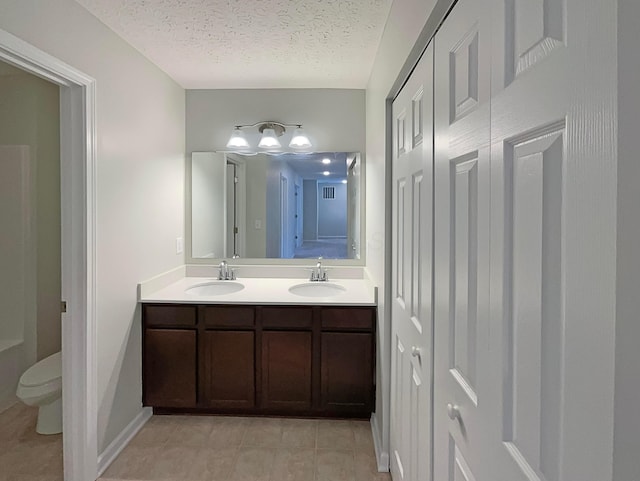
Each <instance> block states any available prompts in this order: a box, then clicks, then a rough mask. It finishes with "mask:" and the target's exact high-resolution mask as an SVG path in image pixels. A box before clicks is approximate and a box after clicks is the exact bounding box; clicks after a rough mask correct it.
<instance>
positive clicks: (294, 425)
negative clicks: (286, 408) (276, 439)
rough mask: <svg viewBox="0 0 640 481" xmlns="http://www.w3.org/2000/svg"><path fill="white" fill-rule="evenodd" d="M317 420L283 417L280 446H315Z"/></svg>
mask: <svg viewBox="0 0 640 481" xmlns="http://www.w3.org/2000/svg"><path fill="white" fill-rule="evenodd" d="M317 433H318V422H317V421H316V420H314V419H283V420H282V446H290V447H295V448H315V446H316V436H317Z"/></svg>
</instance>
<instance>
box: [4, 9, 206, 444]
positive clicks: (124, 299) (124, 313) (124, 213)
mask: <svg viewBox="0 0 640 481" xmlns="http://www.w3.org/2000/svg"><path fill="white" fill-rule="evenodd" d="M0 28H1V29H3V30H6V31H8V32H9V33H12V34H14V35H16V36H17V37H19V38H21V39H23V40H24V41H26V42H29V43H31V44H32V45H34V46H35V47H37V48H39V49H41V50H44V51H45V52H47V53H49V54H51V55H53V56H55V57H57V58H59V59H61V60H62V61H64V62H66V63H68V64H69V65H71V66H73V67H75V68H76V69H78V70H80V71H82V72H84V73H86V74H88V75H90V76H92V77H93V78H95V79H96V81H97V93H96V95H97V134H98V138H97V158H98V165H97V175H98V178H97V186H96V188H97V209H98V212H97V219H96V223H97V246H96V248H97V267H96V272H97V300H96V302H97V333H96V334H97V343H98V391H99V392H98V401H99V410H100V411H99V422H98V444H99V450H100V451H102V450H103V449H104V447H105V446H107V445H108V444H109V442H110V441H111V440H112V439H113V438H114V437H115V436H116V435H117V434H118V433H119V432H120V431H121V430H122V429H123V428H124V427H125V426H126V425H127V424H128V423H129V422H130V421H131V420H132V419H133V418H134V416H136V415H137V414H138V413H139V411H140V407H141V362H140V359H141V339H140V315H139V309H138V308H137V303H136V284H137V283H138V282H140V281H141V280H145V279H147V278H150V277H152V276H155V275H157V274H158V273H160V272H163V271H166V270H168V269H172V268H174V267H176V266H178V265H181V264H182V263H183V256H182V255H176V247H175V246H176V237H179V236H182V235H183V234H184V172H185V169H184V166H185V164H184V152H185V143H184V139H185V134H184V125H185V115H184V111H185V95H184V90H183V89H182V88H181V87H180V86H179V85H177V84H176V83H175V82H174V81H173V80H171V79H170V78H169V77H168V76H167V75H165V74H164V73H163V72H162V71H160V70H159V69H158V68H157V67H155V66H154V65H153V64H151V63H150V62H149V61H148V60H147V59H145V58H144V57H143V56H142V55H141V54H140V53H139V52H138V51H136V50H134V49H133V48H132V47H131V46H129V45H128V44H127V43H125V42H124V41H123V40H122V39H120V38H119V37H118V36H116V35H115V34H114V33H113V32H112V31H111V30H109V29H108V28H107V27H106V26H105V25H104V24H102V23H100V22H99V21H98V20H96V18H95V17H93V16H92V15H91V14H89V13H88V12H87V11H86V10H85V9H84V8H82V7H81V6H80V5H78V4H77V3H76V2H74V1H73V0H57V1H55V2H43V1H38V0H3V1H2V2H0ZM207 150H210V149H207Z"/></svg>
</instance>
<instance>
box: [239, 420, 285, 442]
mask: <svg viewBox="0 0 640 481" xmlns="http://www.w3.org/2000/svg"><path fill="white" fill-rule="evenodd" d="M282 421H283V420H282V419H278V418H253V419H251V420H250V421H249V424H248V426H247V430H246V431H245V433H244V438H243V439H242V445H243V446H263V447H278V446H279V445H280V443H281V442H282Z"/></svg>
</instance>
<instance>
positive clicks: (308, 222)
mask: <svg viewBox="0 0 640 481" xmlns="http://www.w3.org/2000/svg"><path fill="white" fill-rule="evenodd" d="M361 179H362V175H361V157H360V154H359V153H347V152H323V153H311V154H265V153H261V154H255V155H241V154H236V153H227V154H224V153H215V152H194V153H193V154H192V159H191V257H192V258H201V259H202V258H205V259H206V258H210V259H216V258H231V257H234V256H237V257H240V258H243V259H244V258H254V259H262V258H279V259H296V258H300V259H306V258H318V257H323V258H325V259H359V258H360V220H361V213H360V205H361V199H360V192H361V188H360V182H361Z"/></svg>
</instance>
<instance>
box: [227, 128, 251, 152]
mask: <svg viewBox="0 0 640 481" xmlns="http://www.w3.org/2000/svg"><path fill="white" fill-rule="evenodd" d="M227 147H228V148H230V149H243V148H244V149H247V148H249V141H248V140H247V138H246V137H245V135H244V132H243V131H242V130H240V129H239V128H238V127H236V128H235V129H234V130H233V132H232V133H231V137H230V138H229V142H227Z"/></svg>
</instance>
